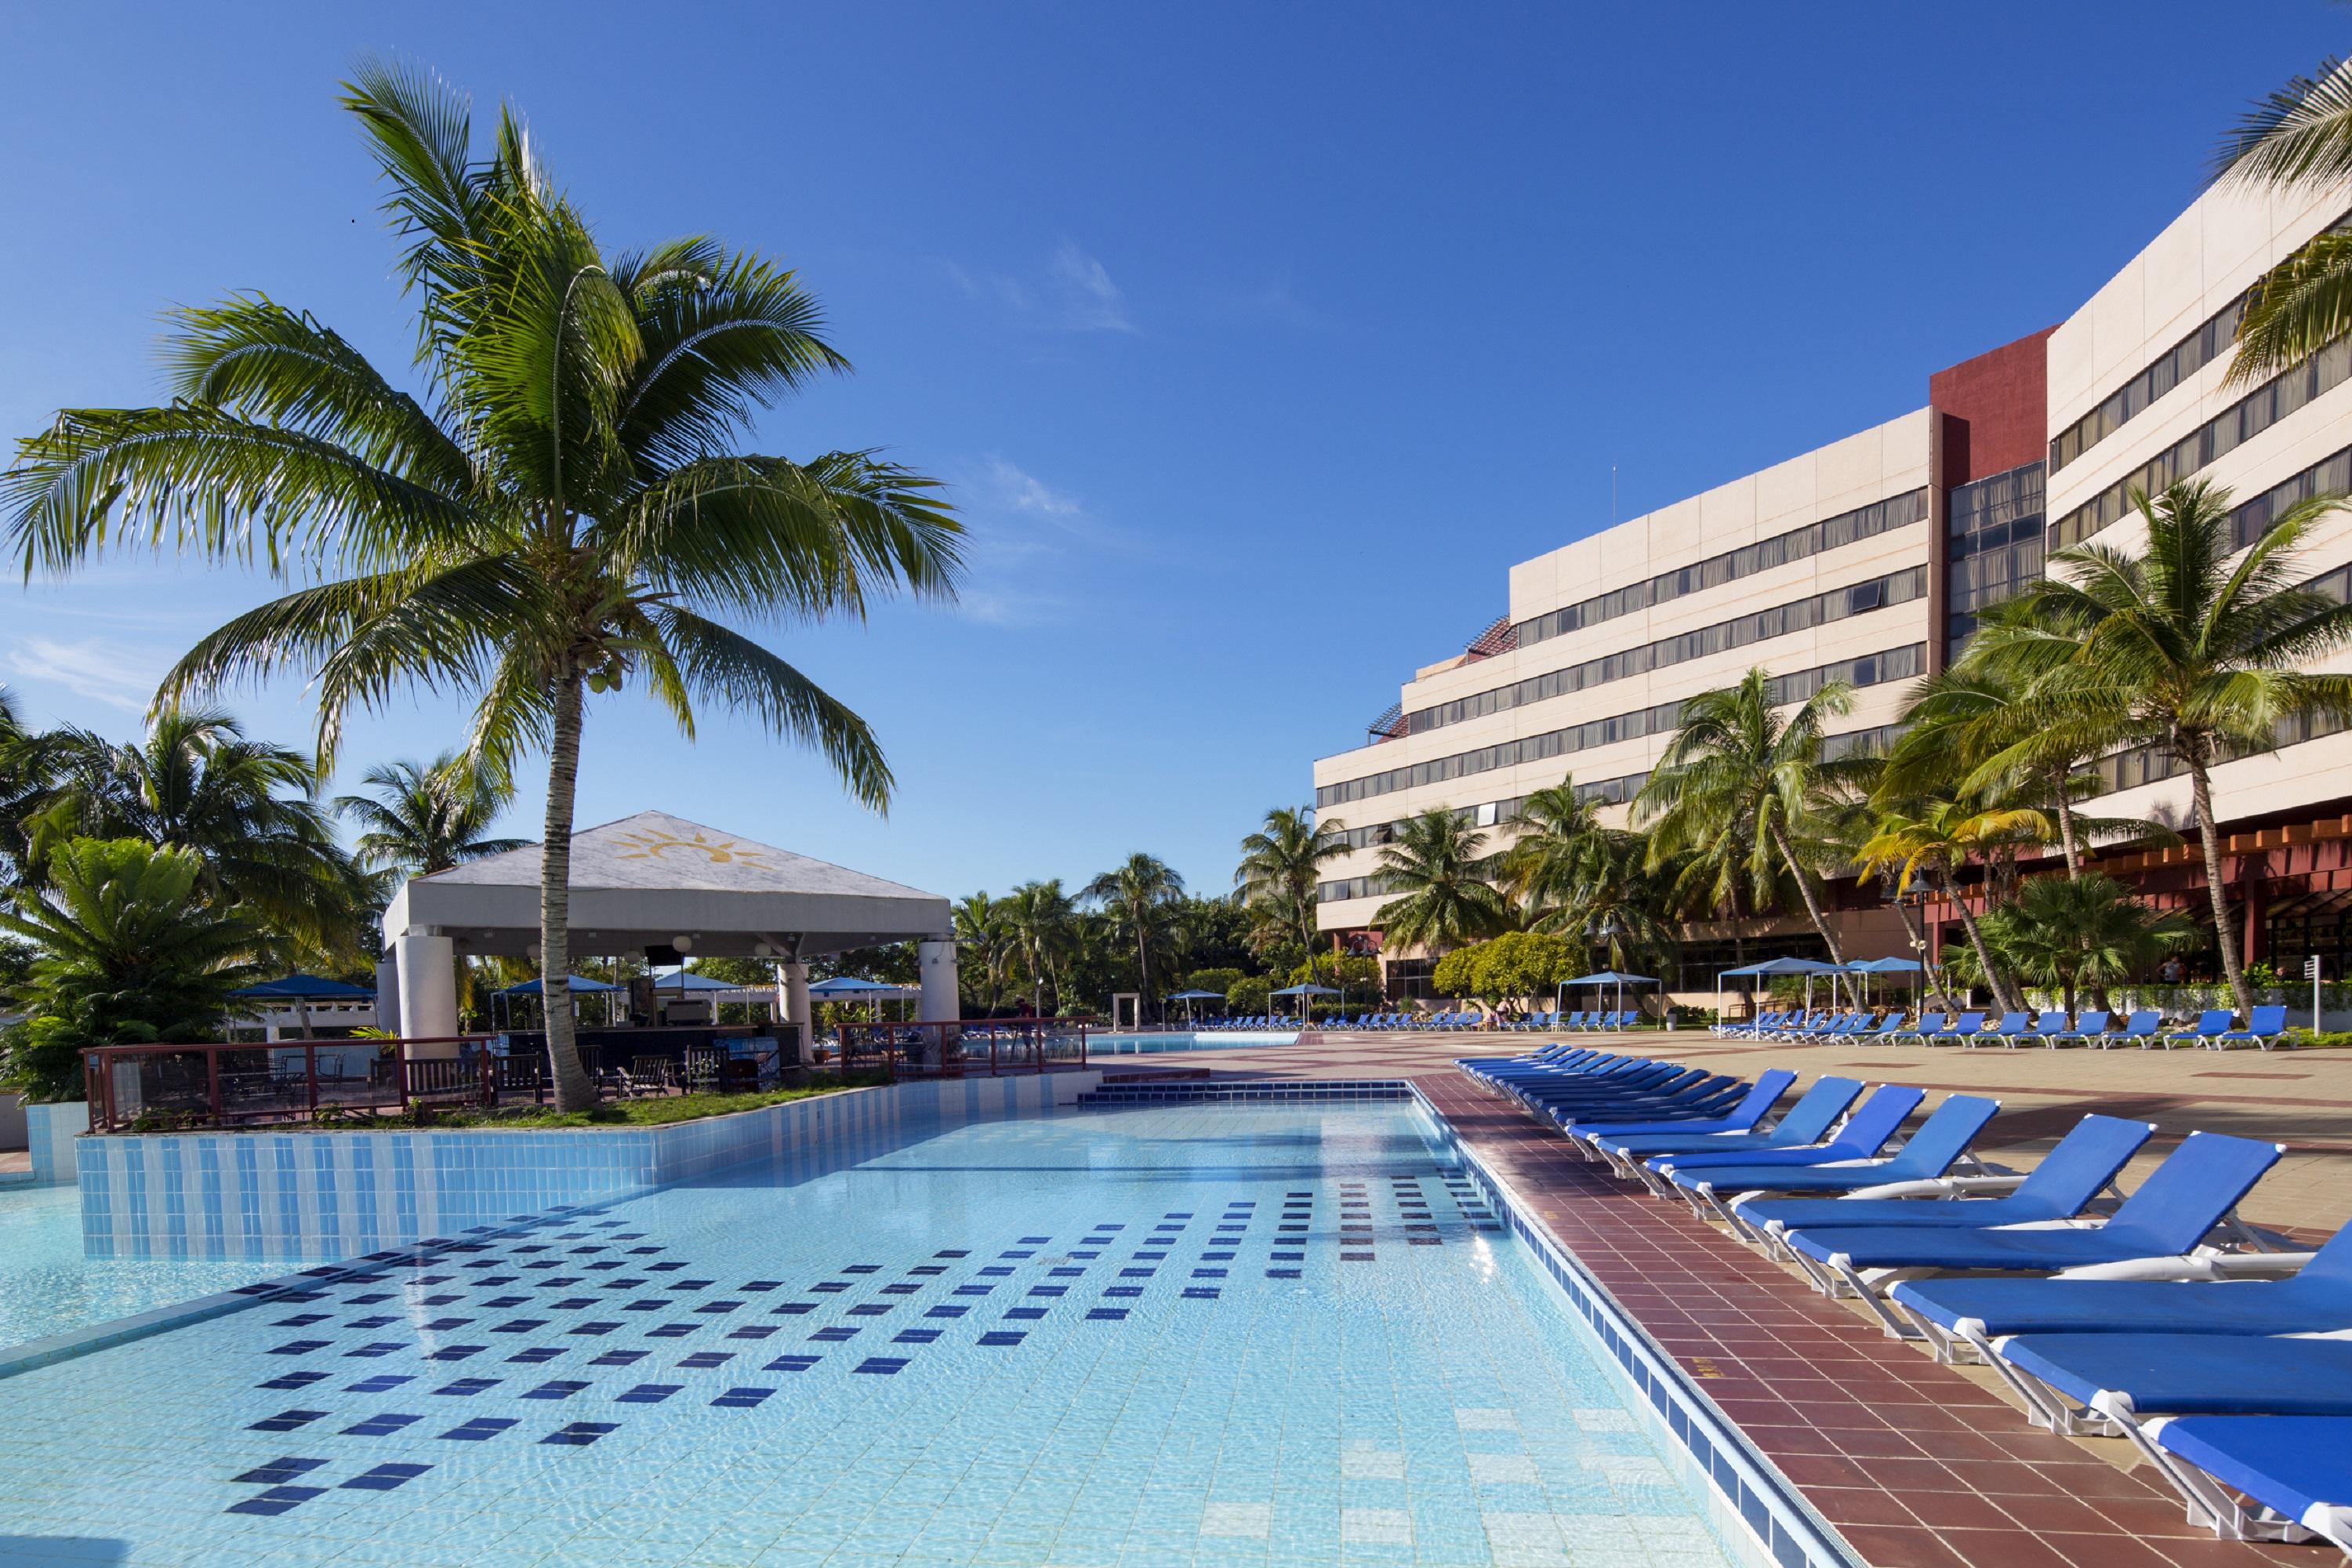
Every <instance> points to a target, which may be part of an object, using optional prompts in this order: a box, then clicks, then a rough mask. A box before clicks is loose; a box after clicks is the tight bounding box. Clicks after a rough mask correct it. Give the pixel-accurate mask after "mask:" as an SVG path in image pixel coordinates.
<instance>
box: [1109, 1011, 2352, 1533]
mask: <svg viewBox="0 0 2352 1568" xmlns="http://www.w3.org/2000/svg"><path fill="white" fill-rule="evenodd" d="M1519 1043H1520V1042H1517V1041H1513V1040H1508V1039H1504V1038H1497V1037H1486V1038H1485V1039H1481V1038H1480V1037H1476V1036H1460V1035H1456V1036H1441V1037H1423V1038H1421V1039H1411V1038H1405V1039H1391V1038H1382V1039H1379V1040H1377V1041H1361V1042H1358V1041H1349V1040H1344V1039H1341V1040H1317V1039H1315V1038H1313V1037H1309V1038H1308V1039H1307V1040H1304V1041H1302V1042H1300V1043H1299V1044H1298V1045H1297V1046H1291V1047H1276V1048H1269V1049H1265V1050H1260V1051H1253V1052H1247V1053H1242V1052H1235V1053H1231V1054H1226V1053H1217V1054H1215V1055H1213V1056H1211V1057H1208V1058H1205V1059H1204V1058H1202V1057H1190V1058H1187V1060H1186V1063H1185V1065H1186V1066H1187V1067H1190V1068H1200V1067H1209V1068H1212V1070H1213V1072H1214V1075H1215V1076H1216V1077H1218V1078H1252V1079H1289V1078H1316V1077H1327V1076H1347V1077H1370V1076H1375V1075H1378V1076H1388V1075H1389V1074H1391V1073H1393V1074H1394V1075H1396V1076H1399V1077H1404V1078H1409V1079H1412V1081H1414V1082H1415V1083H1416V1084H1418V1085H1419V1086H1420V1087H1421V1089H1423V1092H1424V1093H1426V1094H1427V1095H1428V1097H1429V1098H1430V1100H1431V1101H1432V1102H1433V1104H1435V1105H1436V1106H1437V1107H1438V1109H1439V1110H1441V1111H1442V1112H1443V1113H1444V1116H1445V1117H1446V1119H1447V1121H1450V1122H1451V1123H1452V1124H1453V1126H1454V1131H1456V1132H1457V1133H1458V1134H1459V1135H1460V1136H1461V1137H1462V1138H1463V1139H1464V1140H1465V1142H1468V1143H1469V1144H1471V1145H1472V1146H1473V1147H1474V1148H1475V1151H1476V1152H1477V1153H1478V1155H1479V1157H1480V1158H1481V1159H1482V1160H1484V1161H1486V1163H1487V1164H1488V1165H1489V1167H1490V1168H1491V1169H1493V1170H1494V1172H1495V1173H1496V1174H1497V1175H1499V1176H1501V1177H1502V1178H1503V1179H1504V1180H1505V1181H1507V1182H1508V1183H1509V1184H1511V1185H1512V1186H1513V1187H1514V1188H1515V1189H1517V1192H1518V1193H1519V1194H1520V1195H1521V1197H1522V1198H1523V1200H1525V1202H1526V1203H1527V1204H1528V1206H1529V1207H1530V1208H1531V1209H1532V1210H1533V1215H1534V1217H1536V1218H1538V1219H1540V1220H1541V1221H1542V1222H1543V1223H1544V1224H1545V1225H1547V1226H1549V1227H1550V1229H1551V1231H1552V1233H1553V1235H1554V1236H1555V1237H1558V1238H1559V1241H1560V1243H1561V1244H1562V1245H1563V1246H1564V1247H1567V1248H1568V1250H1570V1252H1572V1253H1574V1254H1575V1255H1576V1257H1577V1258H1579V1259H1580V1260H1581V1261H1582V1262H1583V1264H1584V1266H1585V1268H1587V1269H1588V1270H1590V1271H1591V1274H1592V1276H1593V1277H1594V1278H1595V1279H1598V1280H1599V1281H1600V1282H1601V1285H1602V1286H1604V1287H1605V1288H1606V1289H1608V1290H1609V1291H1610V1293H1611V1294H1612V1295H1613V1296H1614V1297H1615V1298H1616V1300H1618V1302H1619V1303H1620V1304H1621V1305H1622V1307H1623V1308H1624V1310H1626V1311H1627V1312H1628V1313H1629V1314H1630V1315H1631V1316H1632V1317H1633V1318H1634V1319H1635V1320H1636V1321H1639V1322H1640V1323H1641V1324H1642V1326H1643V1328H1644V1329H1646V1330H1647V1331H1649V1333H1650V1334H1651V1336H1652V1337H1653V1338H1654V1339H1655V1340H1656V1341H1657V1342H1659V1344H1660V1345H1662V1346H1663V1347H1664V1349H1665V1350H1666V1351H1668V1352H1670V1353H1672V1354H1673V1355H1674V1356H1675V1359H1676V1360H1677V1361H1678V1362H1679V1363H1680V1364H1681V1365H1682V1367H1683V1369H1684V1370H1685V1372H1686V1373H1689V1374H1690V1376H1691V1377H1692V1378H1693V1380H1694V1381H1695V1383H1696V1386H1697V1387H1698V1388H1699V1389H1700V1390H1701V1391H1703V1392H1704V1393H1705V1394H1707V1395H1708V1396H1709V1397H1710V1398H1712V1399H1713V1400H1714V1402H1715V1403H1716V1404H1717V1405H1718V1406H1719V1407H1720V1408H1721V1409H1722V1411H1723V1413H1724V1414H1725V1415H1727V1417H1729V1418H1730V1420H1731V1421H1732V1422H1734V1423H1735V1424H1737V1425H1738V1427H1739V1428H1740V1430H1741V1431H1743V1432H1744V1433H1746V1434H1747V1436H1748V1439H1749V1440H1750V1441H1751V1442H1752V1443H1753V1444H1754V1445H1755V1447H1757V1448H1758V1449H1759V1450H1760V1451H1761V1452H1762V1453H1763V1455H1764V1456H1765V1458H1768V1459H1769V1460H1770V1461H1771V1463H1772V1464H1773V1465H1775V1466H1777V1467H1778V1468H1779V1469H1780V1472H1781V1474H1782V1475H1784V1476H1786V1477H1787V1478H1788V1479H1789V1480H1790V1482H1791V1483H1793V1484H1794V1485H1795V1486H1796V1488H1797V1489H1799V1490H1800V1491H1801V1493H1802V1494H1803V1496H1804V1498H1805V1500H1807V1501H1808V1502H1809V1503H1811V1505H1812V1507H1813V1509H1814V1510H1816V1511H1817V1512H1819V1513H1820V1514H1821V1515H1822V1517H1823V1518H1824V1519H1826V1520H1828V1521H1829V1522H1830V1523H1831V1524H1832V1526H1833V1527H1834V1528H1835V1529H1836V1530H1837V1531H1838V1533H1839V1534H1840V1535H1842V1536H1843V1538H1844V1540H1845V1542H1847V1544H1848V1545H1849V1546H1851V1547H1852V1548H1853V1552H1855V1554H1856V1555H1857V1556H1858V1557H1860V1558H1861V1559H1862V1560H1863V1561H1864V1562H1866V1563H1872V1564H1874V1565H1875V1568H1949V1565H1956V1564H1962V1563H1966V1564H1974V1565H1979V1568H2041V1565H2044V1564H2049V1565H2057V1564H2073V1565H2074V1568H2163V1565H2166V1564H2179V1565H2182V1568H2208V1565H2210V1568H2232V1565H2234V1568H2256V1565H2257V1564H2263V1563H2296V1564H2303V1565H2305V1568H2328V1565H2330V1564H2334V1563H2339V1562H2341V1561H2342V1558H2341V1554H2340V1553H2338V1552H2336V1550H2335V1549H2334V1548H2332V1547H2325V1546H2280V1545H2256V1544H2249V1543H2244V1542H2222V1541H2218V1540H2216V1539H2215V1538H2214V1536H2213V1534H2212V1532H2211V1531H2210V1530H2207V1529H2204V1528H2202V1527H2200V1526H2196V1525H2192V1524H2189V1523H2188V1522H2187V1521H2186V1520H2185V1519H2184V1517H2183V1510H2182V1508H2181V1506H2180V1504H2179V1501H2178V1500H2177V1499H2176V1498H2175V1496H2174V1495H2173V1493H2172V1492H2171V1490H2170V1489H2168V1488H2166V1487H2164V1486H2163V1484H2162V1483H2161V1482H2160V1481H2157V1480H2155V1479H2152V1478H2147V1477H2144V1476H2143V1475H2142V1474H2140V1473H2138V1472H2137V1471H2133V1470H2126V1468H2121V1467H2122V1466H2123V1465H2124V1464H2126V1462H2128V1458H2129V1454H2128V1451H2127V1450H2126V1449H2125V1448H2124V1446H2123V1445H2121V1444H2120V1443H2116V1442H2111V1441H2106V1440H2093V1441H2096V1442H2097V1444H2098V1447H2099V1449H2100V1451H2103V1452H2108V1453H2112V1454H2113V1456H2114V1458H2113V1460H2112V1461H2111V1460H2110V1459H2109V1458H2102V1457H2101V1452H2095V1451H2094V1450H2093V1446H2092V1441H2084V1442H2077V1441H2074V1440H2072V1439H2069V1438H2064V1437H2058V1436H2052V1435H2050V1434H2048V1433H2046V1432H2042V1431H2038V1430H2035V1429H2033V1428H2031V1427H2029V1426H2027V1425H2026V1424H2025V1419H2024V1416H2023V1415H2021V1413H2020V1412H2019V1411H2018V1409H2017V1408H2016V1407H2015V1406H2013V1405H2010V1404H2008V1403H2007V1402H2005V1401H2004V1400H2002V1399H2001V1398H2000V1397H1999V1396H1998V1395H1996V1394H1994V1393H1992V1392H1991V1390H1990V1389H1989V1388H1987V1387H1984V1386H1981V1385H1979V1384H1978V1383H1977V1382H1976V1381H1974V1380H1973V1378H1972V1377H1971V1376H1970V1375H1969V1373H1964V1372H1961V1371H1958V1370H1955V1369H1953V1368H1950V1367H1945V1366H1939V1365H1937V1363H1935V1362H1933V1361H1932V1360H1930V1359H1929V1358H1928V1357H1927V1354H1926V1353H1925V1352H1922V1351H1921V1350H1920V1349H1919V1348H1918V1347H1916V1346H1915V1345H1911V1344H1906V1343H1901V1342H1895V1341H1893V1340H1889V1339H1886V1338H1885V1337H1884V1336H1883V1335H1882V1334H1881V1333H1880V1332H1879V1331H1878V1330H1877V1329H1876V1328H1875V1327H1874V1325H1873V1324H1871V1323H1870V1322H1868V1321H1865V1320H1864V1318H1862V1317H1861V1316H1860V1314H1859V1313H1858V1312H1856V1311H1855V1310H1853V1309H1852V1308H1851V1307H1849V1306H1847V1305H1844V1304H1841V1303H1836V1302H1832V1301H1828V1300H1823V1299H1822V1298H1821V1297H1820V1296H1817V1295H1815V1294H1814V1293H1813V1292H1812V1291H1811V1290H1809V1289H1806V1288H1805V1287H1804V1285H1803V1284H1802V1283H1801V1281H1800V1280H1798V1279H1796V1278H1795V1277H1793V1276H1792V1275H1790V1274H1789V1273H1786V1272H1783V1271H1782V1270H1781V1269H1780V1268H1778V1267H1777V1266H1775V1265H1773V1264H1771V1263H1769V1262H1768V1261H1766V1260H1765V1259H1763V1258H1760V1257H1759V1256H1758V1255H1757V1254H1755V1253H1754V1252H1751V1251H1749V1250H1748V1248H1746V1247H1741V1246H1740V1245H1738V1243H1736V1242H1734V1241H1732V1240H1731V1239H1730V1238H1729V1237H1727V1236H1725V1235H1723V1234H1722V1233H1720V1232H1718V1231H1717V1230H1715V1229H1714V1228H1713V1227H1711V1226H1706V1225H1705V1224H1703V1223H1701V1222H1700V1221H1699V1220H1698V1219H1697V1218H1696V1216H1695V1215H1692V1214H1691V1213H1690V1212H1689V1211H1688V1210H1686V1209H1683V1208H1680V1207H1678V1206H1669V1205H1666V1204H1664V1203H1661V1202H1658V1201H1656V1200H1655V1199H1653V1198H1649V1197H1646V1196H1643V1195H1639V1194H1638V1193H1637V1191H1636V1190H1635V1189H1634V1188H1633V1187H1632V1186H1630V1185H1629V1184H1624V1183H1621V1182H1618V1181H1616V1180H1614V1179H1612V1178H1611V1177H1609V1176H1608V1175H1606V1174H1605V1173H1603V1172H1602V1171H1601V1167H1599V1166H1596V1165H1592V1164H1588V1163H1585V1162H1583V1161H1581V1160H1580V1159H1578V1158H1577V1156H1576V1155H1575V1154H1574V1153H1573V1152H1571V1151H1570V1149H1569V1148H1568V1146H1567V1145H1566V1143H1565V1142H1563V1141H1562V1140H1561V1139H1559V1137H1558V1136H1557V1135H1556V1134H1554V1133H1551V1132H1549V1131H1546V1130H1545V1129H1543V1128H1542V1127H1540V1126H1538V1124H1537V1123H1536V1122H1535V1121H1532V1120H1531V1119H1529V1118H1528V1116H1527V1115H1526V1114H1525V1113H1524V1112H1523V1111H1521V1110H1519V1108H1518V1107H1517V1105H1516V1104H1514V1103H1513V1102H1511V1101H1509V1100H1505V1099H1503V1098H1502V1097H1500V1096H1498V1095H1496V1094H1494V1093H1492V1092H1490V1091H1488V1090H1486V1089H1484V1088H1482V1087H1481V1086H1479V1085H1478V1084H1476V1083H1475V1082H1474V1081H1473V1080H1472V1079H1469V1078H1467V1077H1465V1075H1464V1074H1462V1073H1461V1072H1460V1071H1459V1070H1458V1069H1456V1068H1454V1067H1452V1066H1451V1065H1450V1058H1453V1057H1454V1056H1461V1055H1499V1054H1507V1052H1508V1051H1509V1050H1510V1049H1511V1048H1513V1047H1516V1046H1517V1045H1518V1044H1519ZM1639 1044H1640V1046H1641V1047H1645V1048H1646V1049H1647V1050H1649V1051H1651V1052H1654V1053H1655V1054H1659V1055H1666V1054H1675V1055H1678V1056H1679V1055H1688V1056H1692V1057H1696V1056H1699V1055H1702V1054H1707V1055H1711V1054H1713V1052H1712V1051H1709V1050H1708V1049H1707V1047H1711V1046H1717V1044H1718V1043H1717V1042H1714V1041H1712V1040H1710V1039H1708V1038H1707V1037H1704V1036H1685V1037H1682V1038H1681V1039H1679V1040H1672V1039H1671V1037H1665V1036H1650V1037H1643V1038H1642V1039H1641V1040H1640V1042H1639ZM1671 1046H1681V1047H1687V1048H1686V1049H1685V1050H1681V1051H1672V1050H1671ZM1138 1065H1139V1066H1142V1065H1143V1064H1141V1063H1139V1064H1138ZM1819 1065H1820V1066H1827V1065H1829V1064H1827V1063H1826V1062H1822V1063H1820V1064H1819ZM1871 1065H1873V1066H1879V1067H1882V1068H1884V1067H1885V1066H1888V1065H1892V1064H1885V1063H1880V1062H1874V1063H1872V1064H1871ZM1109 1070H1110V1071H1111V1072H1112V1073H1114V1074H1117V1073H1118V1070H1119V1069H1118V1068H1117V1067H1111V1068H1109ZM1815 1070H1819V1068H1818V1067H1816V1068H1815ZM2066 1120H2068V1121H2071V1118H2067V1119H2066ZM2051 1131H2052V1132H2053V1134H2054V1131H2056V1129H2055V1128H2054V1127H2053V1129H2052V1130H2051Z"/></svg>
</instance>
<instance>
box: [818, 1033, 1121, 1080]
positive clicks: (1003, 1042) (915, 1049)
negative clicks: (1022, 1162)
mask: <svg viewBox="0 0 2352 1568" xmlns="http://www.w3.org/2000/svg"><path fill="white" fill-rule="evenodd" d="M1088 1023H1089V1020H1087V1019H1083V1018H971V1019H962V1018H959V1019H951V1020H933V1021H931V1022H928V1023H913V1024H888V1023H862V1024H843V1025H842V1026H840V1027H841V1033H840V1040H839V1043H838V1045H837V1047H836V1048H835V1055H836V1058H837V1059H838V1060H839V1061H840V1063H841V1066H842V1070H843V1071H845V1072H856V1071H860V1070H866V1069H877V1070H879V1071H881V1072H883V1073H886V1074H887V1075H888V1076H889V1077H890V1078H892V1079H898V1078H938V1077H943V1078H961V1077H964V1076H967V1075H978V1074H982V1073H985V1074H986V1075H987V1076H988V1077H990V1078H999V1077H1002V1076H1003V1075H1004V1074H1006V1073H1018V1072H1046V1071H1050V1070H1051V1069H1052V1068H1055V1067H1056V1066H1061V1067H1080V1068H1082V1067H1084V1066H1086V1065H1087V1025H1088Z"/></svg>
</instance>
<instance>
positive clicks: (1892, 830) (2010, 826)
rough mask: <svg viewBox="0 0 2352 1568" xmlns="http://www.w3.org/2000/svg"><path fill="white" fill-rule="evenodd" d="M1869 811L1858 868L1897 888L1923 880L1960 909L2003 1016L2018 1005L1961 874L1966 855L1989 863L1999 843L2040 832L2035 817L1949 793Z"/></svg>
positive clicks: (2043, 828) (2038, 819) (2038, 817)
mask: <svg viewBox="0 0 2352 1568" xmlns="http://www.w3.org/2000/svg"><path fill="white" fill-rule="evenodd" d="M1874 812H1875V816H1874V826H1873V830H1872V832H1871V834H1870V837H1868V838H1867V839H1865V840H1864V842H1863V843H1862V845H1861V846H1860V847H1859V848H1858V849H1857V850H1856V852H1855V856H1854V858H1855V862H1856V864H1857V866H1858V868H1860V870H1861V871H1862V872H1863V874H1864V875H1865V876H1868V875H1873V874H1876V875H1881V876H1891V877H1893V878H1894V879H1895V891H1896V892H1897V893H1903V892H1907V891H1909V890H1910V889H1911V888H1912V886H1913V885H1914V884H1915V883H1920V882H1925V883H1926V884H1927V886H1929V887H1931V888H1933V889H1936V890H1937V892H1940V893H1941V894H1943V895H1944V897H1945V899H1946V900H1948V902H1949V903H1950V904H1951V906H1952V907H1953V909H1955V910H1958V913H1959V917H1960V926H1961V929H1962V930H1964V931H1967V932H1968V937H1969V949H1970V951H1971V952H1974V953H1975V954H1976V959H1977V963H1978V964H1979V967H1980V968H1981V969H1982V971H1983V973H1984V978H1985V984H1986V986H1987V987H1988V988H1989V989H1990V991H1991V992H1992V994H1993V1000H1994V1001H1995V1002H1997V1003H1999V1004H2000V1009H2001V1011H2003V1012H2005V1013H2010V1012H2016V1011H2018V1010H2019V1009H2020V1008H2021V1007H2022V1006H2023V1005H2024V1004H2023V1003H2021V1001H2019V1000H2018V999H2017V996H2016V994H2015V993H2014V992H2013V991H2012V990H2011V988H2010V985H2009V983H2008V980H2007V979H2006V977H2005V976H2004V975H2003V973H2002V971H2001V969H2000V965H1999V964H1997V963H1994V961H1993V953H1992V950H1991V949H1990V947H1989V946H1988V945H1987V943H1986V940H1985V933H1984V927H1983V924H1982V922H1981V921H1979V920H1978V919H1977V916H1976V912H1975V911H1974V910H1971V909H1970V908H1969V904H1968V901H1967V900H1965V899H1963V898H1962V897H1961V896H1960V887H1959V874H1960V872H1961V871H1962V870H1963V869H1964V868H1966V867H1967V866H1968V865H1969V862H1970V861H1971V860H1972V859H1979V860H1985V861H1988V862H1989V861H1990V859H1991V858H1992V857H1993V856H1994V855H1996V854H1998V853H1999V852H2000V848H2001V847H2003V846H2005V845H2010V844H2014V843H2016V842H2018V841H2019V840H2020V839H2021V838H2032V837H2040V836H2041V835H2042V833H2044V832H2045V831H2046V824H2045V822H2044V820H2043V819H2042V816H2041V814H2039V813H2038V812H2031V811H2021V810H2014V809H1999V808H1994V809H1988V808H1986V807H1985V806H1984V805H1981V804H1979V803H1978V802H1977V801H1975V800H1973V799H1961V798H1958V797H1956V796H1953V795H1948V794H1927V795H1914V796H1910V797H1906V798H1895V799H1885V798H1882V799H1881V800H1879V801H1877V802H1876V803H1874Z"/></svg>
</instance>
